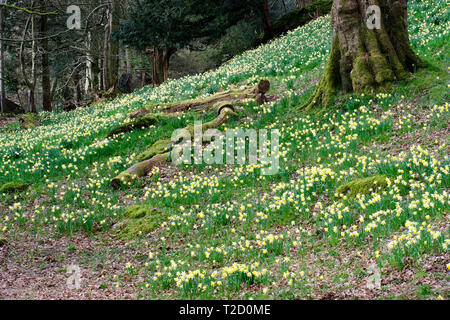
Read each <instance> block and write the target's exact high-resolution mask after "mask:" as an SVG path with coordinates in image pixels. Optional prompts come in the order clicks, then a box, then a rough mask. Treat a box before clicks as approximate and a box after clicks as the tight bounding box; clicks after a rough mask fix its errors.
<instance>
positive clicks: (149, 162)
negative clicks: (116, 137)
mask: <svg viewBox="0 0 450 320" xmlns="http://www.w3.org/2000/svg"><path fill="white" fill-rule="evenodd" d="M214 107H215V109H216V110H217V112H218V116H217V117H216V118H215V119H214V120H212V121H210V122H207V123H204V124H203V125H202V131H203V130H208V129H213V128H218V127H220V126H221V125H223V124H224V123H226V122H227V121H228V119H230V117H232V116H236V115H237V114H236V113H235V111H234V108H233V105H232V104H231V103H230V102H220V103H217V104H216V105H215V106H214ZM185 130H187V131H188V132H189V134H190V138H193V133H194V126H193V125H189V126H187V127H186V128H185ZM173 147H174V143H173V142H172V140H171V139H170V138H166V139H161V140H158V141H156V142H155V143H154V144H153V145H152V146H151V147H150V148H149V149H147V150H146V151H144V152H143V153H141V154H140V155H138V156H137V158H136V159H137V160H138V161H139V162H138V163H136V164H134V165H133V166H131V167H130V168H128V169H127V170H125V171H123V172H122V173H120V174H119V175H118V176H117V177H115V178H113V179H112V180H111V186H112V187H113V188H119V187H120V186H121V185H122V184H125V183H129V182H131V181H133V180H135V179H136V178H137V177H143V176H146V175H147V174H148V173H149V172H150V171H151V170H152V169H153V168H154V167H155V166H158V165H161V164H167V163H168V162H169V160H170V151H171V150H172V148H173Z"/></svg>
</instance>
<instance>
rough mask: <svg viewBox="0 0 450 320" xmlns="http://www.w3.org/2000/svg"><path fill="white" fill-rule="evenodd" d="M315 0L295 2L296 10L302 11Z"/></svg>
mask: <svg viewBox="0 0 450 320" xmlns="http://www.w3.org/2000/svg"><path fill="white" fill-rule="evenodd" d="M314 1H316V0H297V9H303V8H304V7H306V6H307V5H310V4H311V3H313V2H314Z"/></svg>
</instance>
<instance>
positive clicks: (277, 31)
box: [260, 0, 333, 41]
mask: <svg viewBox="0 0 450 320" xmlns="http://www.w3.org/2000/svg"><path fill="white" fill-rule="evenodd" d="M332 5H333V1H332V0H317V1H315V2H314V3H312V4H310V5H307V6H306V7H305V8H302V9H293V10H291V11H289V12H288V13H286V14H285V15H283V16H282V17H280V18H278V19H277V20H275V21H274V23H273V25H272V32H273V36H274V37H278V36H280V35H281V34H283V33H285V32H287V31H289V30H292V29H295V28H297V27H299V26H303V25H305V24H307V23H308V22H310V21H311V20H313V19H314V18H315V17H318V16H322V15H325V14H327V13H329V12H330V11H331V6H332ZM260 38H261V39H262V40H263V41H267V40H270V39H268V38H266V37H265V35H264V33H262V34H261V35H260Z"/></svg>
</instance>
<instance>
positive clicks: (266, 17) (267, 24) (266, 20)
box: [261, 0, 273, 39]
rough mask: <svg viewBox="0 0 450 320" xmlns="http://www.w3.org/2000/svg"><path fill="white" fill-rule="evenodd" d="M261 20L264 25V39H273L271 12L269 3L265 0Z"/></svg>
mask: <svg viewBox="0 0 450 320" xmlns="http://www.w3.org/2000/svg"><path fill="white" fill-rule="evenodd" d="M261 5H262V8H261V18H262V25H263V29H264V39H272V38H273V29H272V18H271V17H270V11H269V1H268V0H264V1H263V3H262V4H261Z"/></svg>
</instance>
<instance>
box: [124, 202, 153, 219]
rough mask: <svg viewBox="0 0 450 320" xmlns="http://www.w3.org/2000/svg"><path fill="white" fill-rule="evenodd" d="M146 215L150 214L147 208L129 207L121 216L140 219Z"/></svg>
mask: <svg viewBox="0 0 450 320" xmlns="http://www.w3.org/2000/svg"><path fill="white" fill-rule="evenodd" d="M148 213H150V209H149V208H148V207H145V206H139V205H135V206H131V207H129V208H128V209H127V210H126V211H125V213H124V214H123V215H124V216H125V217H126V218H130V219H140V218H143V217H145V216H146V215H147V214H148Z"/></svg>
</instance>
